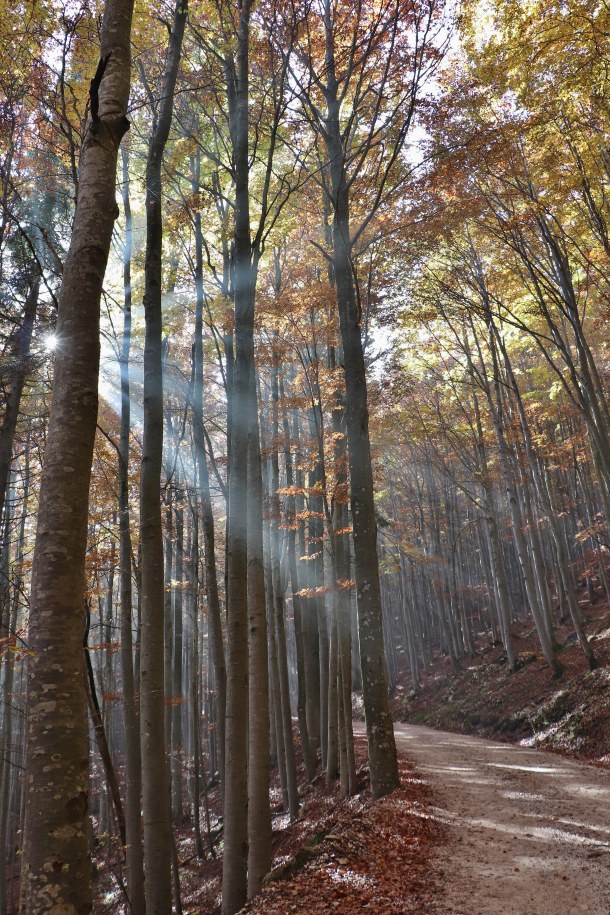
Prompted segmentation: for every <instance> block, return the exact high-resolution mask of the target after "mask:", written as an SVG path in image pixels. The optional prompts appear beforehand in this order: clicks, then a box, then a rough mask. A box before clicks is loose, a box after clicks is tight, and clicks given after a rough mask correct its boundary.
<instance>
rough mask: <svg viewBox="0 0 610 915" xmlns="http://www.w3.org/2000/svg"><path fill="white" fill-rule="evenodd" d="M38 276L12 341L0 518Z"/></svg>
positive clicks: (1, 447)
mask: <svg viewBox="0 0 610 915" xmlns="http://www.w3.org/2000/svg"><path fill="white" fill-rule="evenodd" d="M39 291H40V276H38V275H35V276H34V277H33V279H32V281H31V285H30V288H29V291H28V294H27V297H26V300H25V307H24V311H23V321H22V322H21V326H20V328H19V330H18V331H17V333H16V334H15V338H14V341H13V353H12V355H13V358H14V359H15V368H14V370H13V375H12V381H11V386H10V388H9V391H8V396H7V398H6V405H5V408H4V416H3V418H2V428H1V429H0V517H2V513H3V511H4V498H5V495H6V491H7V486H8V477H9V472H10V468H11V460H12V457H13V441H14V438H15V430H16V428H17V419H18V418H19V410H20V407H21V395H22V394H23V386H24V384H25V379H26V377H27V373H28V368H29V355H30V345H31V343H32V333H33V330H34V322H35V320H36V311H37V308H38V293H39Z"/></svg>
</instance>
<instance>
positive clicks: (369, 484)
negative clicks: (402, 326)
mask: <svg viewBox="0 0 610 915" xmlns="http://www.w3.org/2000/svg"><path fill="white" fill-rule="evenodd" d="M325 31H326V65H327V75H326V86H327V93H326V101H327V118H326V133H325V139H326V143H327V152H328V158H329V170H330V174H331V183H332V194H333V203H334V209H333V267H334V273H335V288H336V294H337V306H338V310H339V324H340V328H341V341H342V345H343V366H344V371H345V415H346V428H347V440H348V448H349V470H350V494H351V509H352V524H353V529H354V530H353V541H354V559H355V573H356V588H357V602H358V630H359V638H360V668H361V672H362V694H363V700H364V712H365V718H366V730H367V740H368V751H369V764H370V771H371V791H372V794H373V797H374V798H379V797H382V796H383V795H385V794H388V793H389V792H390V791H393V790H394V789H395V788H397V787H398V785H399V777H398V760H397V756H396V744H395V741H394V731H393V727H392V715H391V712H390V703H389V699H388V679H387V668H386V662H385V655H384V646H383V629H382V616H381V589H380V585H379V562H378V558H377V523H376V520H375V504H374V500H373V495H374V487H373V472H372V465H371V446H370V440H369V419H368V405H367V389H366V369H365V364H364V352H363V347H362V337H361V331H360V316H359V313H358V306H357V302H356V294H355V289H354V279H353V274H352V264H351V258H350V228H349V196H348V189H347V185H346V180H345V161H344V154H343V147H342V142H341V135H340V126H339V100H338V99H339V94H338V85H337V81H336V77H335V69H334V40H335V38H334V32H333V28H332V23H331V14H330V4H329V3H326V4H325Z"/></svg>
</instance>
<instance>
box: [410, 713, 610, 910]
mask: <svg viewBox="0 0 610 915" xmlns="http://www.w3.org/2000/svg"><path fill="white" fill-rule="evenodd" d="M395 733H396V740H397V744H398V748H399V751H401V750H402V751H404V752H405V753H406V754H407V755H408V756H409V757H410V758H411V759H412V760H413V761H414V762H415V764H416V765H417V767H418V769H419V771H420V773H421V775H422V777H423V778H424V779H425V780H426V781H428V782H429V783H430V785H431V787H432V789H433V791H434V795H435V798H436V803H437V804H438V808H437V809H436V810H435V813H436V815H438V817H439V818H440V819H441V820H443V821H444V822H446V823H447V824H448V830H447V832H448V841H447V845H444V846H443V847H442V848H440V849H439V855H438V864H437V867H438V871H439V884H440V885H441V886H443V887H444V888H445V889H444V895H443V897H442V898H441V899H439V912H441V913H442V915H579V913H583V915H584V913H586V915H610V773H608V772H605V771H603V770H600V769H598V768H596V767H594V766H589V765H585V764H583V763H579V762H574V761H572V760H566V759H563V758H562V757H560V756H555V755H552V754H548V753H541V752H538V751H535V750H528V749H523V748H521V747H513V746H511V745H507V744H501V743H494V742H493V741H488V740H480V739H478V738H475V737H464V736H461V735H456V734H449V733H447V732H443V731H433V730H431V729H430V728H425V727H415V726H412V725H396V727H395Z"/></svg>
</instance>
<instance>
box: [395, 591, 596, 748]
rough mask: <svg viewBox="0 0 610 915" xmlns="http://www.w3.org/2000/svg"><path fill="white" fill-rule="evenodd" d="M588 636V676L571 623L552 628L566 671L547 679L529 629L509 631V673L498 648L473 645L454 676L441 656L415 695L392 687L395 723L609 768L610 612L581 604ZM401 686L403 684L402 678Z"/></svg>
mask: <svg viewBox="0 0 610 915" xmlns="http://www.w3.org/2000/svg"><path fill="white" fill-rule="evenodd" d="M587 617H588V626H587V631H588V634H589V636H590V638H591V641H592V645H593V647H594V651H595V653H596V655H597V658H598V661H599V667H598V669H597V670H595V671H593V672H591V673H590V672H589V671H588V669H587V664H586V660H585V657H584V655H583V653H582V651H581V649H580V647H579V646H578V645H577V644H576V643H575V641H574V639H573V636H572V630H571V627H570V625H569V624H566V625H565V626H563V627H560V628H558V630H557V638H558V641H559V642H560V643H562V644H563V647H562V649H561V650H560V651H559V653H558V657H559V659H560V661H561V663H562V664H563V665H564V667H565V673H564V675H563V677H562V678H561V679H560V680H556V679H553V675H552V673H551V671H550V670H549V668H548V666H547V664H546V662H545V661H544V659H543V658H541V657H540V651H539V647H538V642H537V639H536V635H535V633H534V631H533V630H532V628H531V624H528V625H526V624H520V625H515V626H514V627H513V631H514V633H515V636H516V639H515V644H516V646H517V649H518V653H519V659H520V663H521V665H522V666H521V668H520V670H518V671H517V672H516V673H511V672H510V670H509V669H508V667H507V664H506V659H505V655H504V652H503V649H502V648H501V647H500V646H491V645H490V644H489V639H488V638H487V639H486V640H481V641H479V643H478V644H477V652H476V655H475V656H474V657H473V658H466V659H464V660H463V661H462V665H461V666H462V669H461V670H460V671H459V672H457V673H456V672H454V671H452V670H451V667H450V664H449V661H448V660H447V659H446V658H441V659H438V660H437V661H435V663H434V664H433V665H432V666H431V667H429V668H428V669H427V670H426V671H425V672H424V674H423V676H422V678H421V687H422V688H421V690H420V691H419V692H418V693H417V694H416V695H414V694H413V693H411V692H410V688H409V687H408V686H404V687H398V689H397V692H396V695H395V697H394V700H393V707H394V716H395V720H402V721H408V722H409V723H412V724H425V725H431V726H433V727H437V728H443V729H445V730H448V731H456V732H458V733H466V734H475V735H479V736H485V737H491V738H495V739H499V740H507V741H515V742H521V743H522V744H523V745H525V746H537V747H540V748H543V749H546V750H558V751H559V752H562V753H564V754H568V755H570V756H575V757H578V758H581V759H587V760H591V761H595V762H601V763H602V764H605V765H610V667H609V666H608V665H609V664H610V614H609V611H608V606H607V605H606V604H603V605H599V606H596V607H587ZM405 682H406V681H405Z"/></svg>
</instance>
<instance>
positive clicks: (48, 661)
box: [20, 0, 133, 915]
mask: <svg viewBox="0 0 610 915" xmlns="http://www.w3.org/2000/svg"><path fill="white" fill-rule="evenodd" d="M132 10H133V4H132V2H131V0H108V2H107V3H106V7H105V11H104V18H103V22H102V33H101V34H102V38H101V53H102V63H101V65H100V66H99V67H98V73H97V78H96V79H95V80H94V81H93V82H92V87H91V117H90V119H89V121H88V123H87V126H86V129H85V136H84V139H83V145H82V149H81V159H80V181H79V192H78V201H77V205H76V212H75V216H74V223H73V227H72V237H71V241H70V249H69V252H68V257H67V259H66V264H65V267H64V273H63V278H62V285H61V290H60V294H59V312H58V322H57V337H58V347H57V352H56V358H55V374H54V378H53V395H52V403H51V414H50V418H49V429H48V434H47V444H46V450H45V459H44V467H43V472H42V480H41V487H40V500H39V509H38V526H37V532H36V546H35V554H34V568H33V580H32V596H31V603H30V628H29V635H28V647H29V649H30V651H31V652H32V655H31V657H30V659H29V666H28V699H27V701H28V736H27V792H28V795H27V801H26V816H25V837H24V853H23V858H22V862H23V871H22V883H21V898H20V911H21V913H22V915H26V913H27V915H38V913H40V912H47V911H53V910H55V911H58V912H59V911H62V912H65V913H67V915H68V913H75V915H85V913H87V912H89V911H91V907H92V899H91V867H90V860H89V843H88V836H87V790H88V786H87V770H88V746H87V726H86V708H85V701H84V691H83V682H82V642H81V639H82V620H83V605H84V585H85V551H86V544H87V514H88V502H89V483H90V476H91V462H92V456H93V444H94V438H95V429H96V421H97V403H98V395H97V384H98V368H99V353H100V344H99V319H100V299H101V293H102V283H103V279H104V273H105V270H106V263H107V260H108V253H109V249H110V241H111V237H112V229H113V225H114V220H115V218H116V215H117V207H116V198H115V189H116V166H117V156H118V148H119V143H120V141H121V138H122V136H123V134H124V132H125V130H126V128H127V126H128V122H127V119H126V112H127V102H128V97H129V85H130V68H131V58H130V34H131V17H132Z"/></svg>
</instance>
